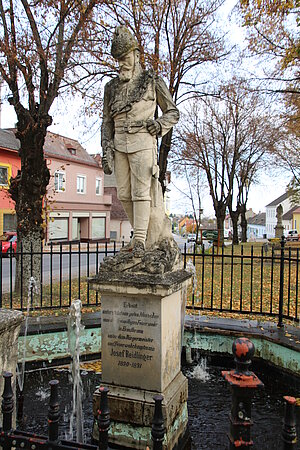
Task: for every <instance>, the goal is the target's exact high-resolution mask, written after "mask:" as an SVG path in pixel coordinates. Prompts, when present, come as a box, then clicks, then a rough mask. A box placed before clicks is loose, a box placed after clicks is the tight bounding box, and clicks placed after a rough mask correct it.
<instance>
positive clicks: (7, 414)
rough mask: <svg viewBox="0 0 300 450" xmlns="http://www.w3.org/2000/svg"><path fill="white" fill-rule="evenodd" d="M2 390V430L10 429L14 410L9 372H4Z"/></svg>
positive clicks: (10, 374)
mask: <svg viewBox="0 0 300 450" xmlns="http://www.w3.org/2000/svg"><path fill="white" fill-rule="evenodd" d="M3 378H4V390H3V394H2V398H3V400H2V415H3V425H2V428H3V431H11V429H12V414H13V410H14V400H13V397H14V394H13V391H12V387H11V379H12V373H11V372H4V373H3Z"/></svg>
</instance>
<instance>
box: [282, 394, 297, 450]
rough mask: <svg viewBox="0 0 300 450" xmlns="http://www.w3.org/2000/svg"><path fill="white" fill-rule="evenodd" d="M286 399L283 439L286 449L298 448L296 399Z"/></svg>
mask: <svg viewBox="0 0 300 450" xmlns="http://www.w3.org/2000/svg"><path fill="white" fill-rule="evenodd" d="M283 398H284V400H285V405H284V418H283V426H282V434H281V436H282V441H283V442H284V444H283V448H284V450H293V449H296V448H297V447H296V445H297V430H296V414H295V405H296V399H295V398H294V397H288V396H287V397H283Z"/></svg>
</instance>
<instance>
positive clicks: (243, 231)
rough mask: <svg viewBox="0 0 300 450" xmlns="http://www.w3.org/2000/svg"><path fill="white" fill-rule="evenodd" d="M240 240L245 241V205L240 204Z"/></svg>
mask: <svg viewBox="0 0 300 450" xmlns="http://www.w3.org/2000/svg"><path fill="white" fill-rule="evenodd" d="M241 227H242V242H247V219H246V205H242V206H241Z"/></svg>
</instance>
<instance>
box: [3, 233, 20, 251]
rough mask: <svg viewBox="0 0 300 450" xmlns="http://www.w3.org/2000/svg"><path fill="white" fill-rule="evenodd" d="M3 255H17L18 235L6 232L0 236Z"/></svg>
mask: <svg viewBox="0 0 300 450" xmlns="http://www.w3.org/2000/svg"><path fill="white" fill-rule="evenodd" d="M1 250H2V254H3V253H5V254H9V253H10V252H12V253H16V251H17V233H13V232H6V233H4V234H3V235H2V236H0V252H1Z"/></svg>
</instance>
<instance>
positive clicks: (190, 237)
mask: <svg viewBox="0 0 300 450" xmlns="http://www.w3.org/2000/svg"><path fill="white" fill-rule="evenodd" d="M187 241H188V242H196V235H195V233H189V234H188V236H187Z"/></svg>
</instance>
